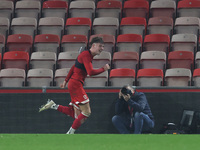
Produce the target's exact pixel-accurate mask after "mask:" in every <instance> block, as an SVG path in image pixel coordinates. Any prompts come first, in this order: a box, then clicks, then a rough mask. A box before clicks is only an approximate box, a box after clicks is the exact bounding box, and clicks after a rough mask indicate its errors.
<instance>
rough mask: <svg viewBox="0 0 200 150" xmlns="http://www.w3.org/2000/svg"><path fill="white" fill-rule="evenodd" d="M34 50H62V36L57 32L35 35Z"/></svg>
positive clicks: (57, 51) (56, 51)
mask: <svg viewBox="0 0 200 150" xmlns="http://www.w3.org/2000/svg"><path fill="white" fill-rule="evenodd" d="M34 51H45V52H55V53H59V52H60V38H59V36H58V35H55V34H39V35H36V36H35V40H34Z"/></svg>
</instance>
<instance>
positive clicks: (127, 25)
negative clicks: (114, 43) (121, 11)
mask: <svg viewBox="0 0 200 150" xmlns="http://www.w3.org/2000/svg"><path fill="white" fill-rule="evenodd" d="M146 28H147V23H146V19H145V18H142V17H125V18H122V20H121V23H120V34H139V35H142V37H144V36H145V35H146Z"/></svg>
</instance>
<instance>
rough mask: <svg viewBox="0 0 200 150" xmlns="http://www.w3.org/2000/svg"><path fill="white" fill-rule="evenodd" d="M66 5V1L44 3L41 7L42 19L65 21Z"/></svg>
mask: <svg viewBox="0 0 200 150" xmlns="http://www.w3.org/2000/svg"><path fill="white" fill-rule="evenodd" d="M67 12H68V3H67V2H66V1H44V2H43V7H42V16H43V17H60V18H63V20H66V17H67Z"/></svg>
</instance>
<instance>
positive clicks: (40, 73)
mask: <svg viewBox="0 0 200 150" xmlns="http://www.w3.org/2000/svg"><path fill="white" fill-rule="evenodd" d="M27 86H28V87H44V86H46V87H49V86H53V71H52V70H51V69H44V68H37V69H30V70H28V73H27Z"/></svg>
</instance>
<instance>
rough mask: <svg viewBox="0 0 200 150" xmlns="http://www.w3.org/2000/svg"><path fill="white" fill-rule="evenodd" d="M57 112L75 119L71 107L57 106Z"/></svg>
mask: <svg viewBox="0 0 200 150" xmlns="http://www.w3.org/2000/svg"><path fill="white" fill-rule="evenodd" d="M57 110H58V111H59V112H61V113H64V114H66V115H68V116H70V117H72V118H74V119H75V116H74V109H73V107H71V106H69V107H67V106H62V105H59V106H58V109H57Z"/></svg>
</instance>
